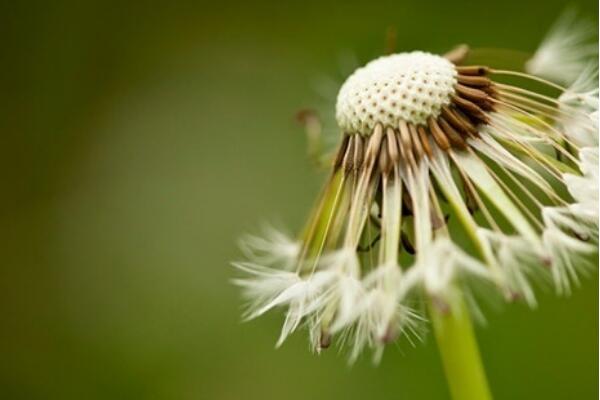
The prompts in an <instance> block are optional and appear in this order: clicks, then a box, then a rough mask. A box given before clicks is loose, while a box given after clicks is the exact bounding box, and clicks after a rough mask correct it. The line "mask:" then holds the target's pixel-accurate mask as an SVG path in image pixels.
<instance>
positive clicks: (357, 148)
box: [352, 135, 365, 171]
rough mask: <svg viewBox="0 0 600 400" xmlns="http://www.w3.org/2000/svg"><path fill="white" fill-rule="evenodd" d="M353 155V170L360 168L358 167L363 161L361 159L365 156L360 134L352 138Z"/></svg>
mask: <svg viewBox="0 0 600 400" xmlns="http://www.w3.org/2000/svg"><path fill="white" fill-rule="evenodd" d="M352 157H353V160H354V161H353V167H354V170H355V171H358V170H359V169H360V167H362V163H363V159H364V157H365V150H364V141H363V138H362V136H360V135H356V138H355V140H354V153H353V155H352Z"/></svg>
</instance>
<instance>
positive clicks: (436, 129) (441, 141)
mask: <svg viewBox="0 0 600 400" xmlns="http://www.w3.org/2000/svg"><path fill="white" fill-rule="evenodd" d="M427 125H428V126H429V131H430V132H431V135H432V136H433V140H435V142H436V143H437V145H438V146H439V147H440V149H442V150H448V149H449V148H450V142H449V141H448V138H447V137H446V134H445V133H444V131H442V128H440V126H439V125H438V123H437V121H436V120H435V118H433V117H429V119H428V120H427Z"/></svg>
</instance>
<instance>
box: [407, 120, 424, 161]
mask: <svg viewBox="0 0 600 400" xmlns="http://www.w3.org/2000/svg"><path fill="white" fill-rule="evenodd" d="M408 130H409V131H410V137H411V139H412V144H413V152H414V153H415V156H416V158H417V161H419V160H420V159H421V158H423V157H424V156H425V153H424V152H423V146H421V141H420V140H419V133H418V132H417V128H416V127H415V126H414V125H413V124H408Z"/></svg>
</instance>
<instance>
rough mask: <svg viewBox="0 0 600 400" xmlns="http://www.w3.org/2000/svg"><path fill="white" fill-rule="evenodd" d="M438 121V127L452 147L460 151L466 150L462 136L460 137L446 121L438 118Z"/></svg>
mask: <svg viewBox="0 0 600 400" xmlns="http://www.w3.org/2000/svg"><path fill="white" fill-rule="evenodd" d="M438 121H439V124H440V127H441V128H442V130H443V131H444V133H445V134H446V136H447V137H448V138H449V139H450V142H451V143H452V144H453V145H454V146H456V147H458V148H459V149H462V150H464V149H466V148H467V143H466V142H465V141H464V139H463V138H462V136H460V134H459V133H458V132H456V130H455V129H454V128H453V127H452V126H451V125H450V124H449V123H448V121H446V120H445V119H444V118H443V117H439V118H438Z"/></svg>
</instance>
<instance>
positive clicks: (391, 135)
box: [386, 128, 400, 164]
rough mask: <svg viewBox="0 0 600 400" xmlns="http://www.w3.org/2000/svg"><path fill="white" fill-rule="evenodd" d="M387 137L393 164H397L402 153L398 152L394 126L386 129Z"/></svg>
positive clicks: (388, 149)
mask: <svg viewBox="0 0 600 400" xmlns="http://www.w3.org/2000/svg"><path fill="white" fill-rule="evenodd" d="M386 138H387V151H388V154H389V156H390V160H391V162H392V164H396V163H397V162H398V160H399V159H400V154H399V152H398V143H397V142H396V134H395V132H394V130H393V129H392V128H387V130H386Z"/></svg>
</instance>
